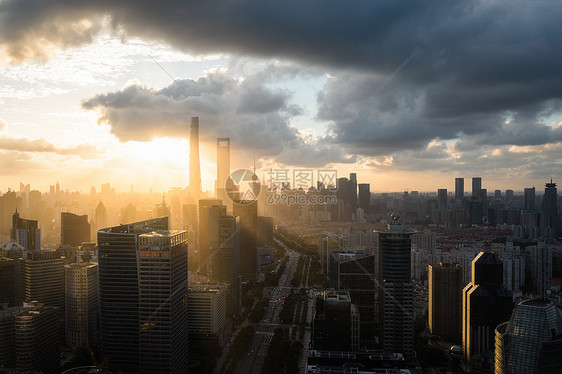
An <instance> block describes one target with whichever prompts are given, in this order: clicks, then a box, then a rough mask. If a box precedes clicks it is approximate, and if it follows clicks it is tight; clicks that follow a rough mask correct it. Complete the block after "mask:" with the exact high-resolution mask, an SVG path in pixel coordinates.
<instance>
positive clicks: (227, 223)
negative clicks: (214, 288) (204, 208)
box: [209, 205, 240, 316]
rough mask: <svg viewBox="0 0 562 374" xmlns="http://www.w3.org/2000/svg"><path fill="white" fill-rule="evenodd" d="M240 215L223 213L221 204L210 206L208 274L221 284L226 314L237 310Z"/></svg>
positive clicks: (238, 305)
mask: <svg viewBox="0 0 562 374" xmlns="http://www.w3.org/2000/svg"><path fill="white" fill-rule="evenodd" d="M239 234H240V217H234V216H231V215H228V214H226V207H225V206H224V205H214V206H212V207H210V208H209V249H210V255H209V278H210V280H211V282H213V283H219V284H224V285H225V286H226V293H227V308H226V309H227V314H228V315H229V316H230V315H232V314H238V313H239V312H240V236H239Z"/></svg>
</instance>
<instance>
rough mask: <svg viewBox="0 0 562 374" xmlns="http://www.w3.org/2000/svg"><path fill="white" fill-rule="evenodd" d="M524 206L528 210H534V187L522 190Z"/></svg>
mask: <svg viewBox="0 0 562 374" xmlns="http://www.w3.org/2000/svg"><path fill="white" fill-rule="evenodd" d="M523 197H524V204H525V205H524V207H523V209H525V210H528V211H533V210H535V187H531V188H525V190H524V196H523Z"/></svg>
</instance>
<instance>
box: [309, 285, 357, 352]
mask: <svg viewBox="0 0 562 374" xmlns="http://www.w3.org/2000/svg"><path fill="white" fill-rule="evenodd" d="M315 303H316V305H315V308H314V319H313V321H312V346H313V348H314V349H315V350H329V351H359V339H360V334H361V331H360V327H359V321H360V318H361V317H360V315H359V311H358V310H357V307H356V306H355V304H352V299H351V296H350V295H349V292H342V291H323V292H318V293H316V295H315Z"/></svg>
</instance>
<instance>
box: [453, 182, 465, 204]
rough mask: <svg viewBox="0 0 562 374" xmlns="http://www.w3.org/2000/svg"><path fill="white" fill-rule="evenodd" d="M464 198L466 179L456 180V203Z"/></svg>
mask: <svg viewBox="0 0 562 374" xmlns="http://www.w3.org/2000/svg"><path fill="white" fill-rule="evenodd" d="M463 198H464V178H455V201H462V199H463Z"/></svg>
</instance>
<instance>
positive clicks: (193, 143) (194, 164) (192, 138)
mask: <svg viewBox="0 0 562 374" xmlns="http://www.w3.org/2000/svg"><path fill="white" fill-rule="evenodd" d="M189 192H190V193H191V196H192V197H193V200H194V201H198V200H199V197H200V196H201V163H200V162H199V117H191V131H190V133H189Z"/></svg>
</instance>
